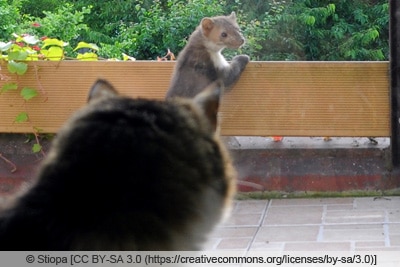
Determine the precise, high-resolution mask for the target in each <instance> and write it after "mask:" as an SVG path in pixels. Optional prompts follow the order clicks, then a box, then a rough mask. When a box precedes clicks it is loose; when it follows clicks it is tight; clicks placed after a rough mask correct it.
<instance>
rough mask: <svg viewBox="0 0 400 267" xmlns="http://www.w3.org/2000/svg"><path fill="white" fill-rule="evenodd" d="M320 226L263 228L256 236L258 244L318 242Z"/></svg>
mask: <svg viewBox="0 0 400 267" xmlns="http://www.w3.org/2000/svg"><path fill="white" fill-rule="evenodd" d="M318 232H319V226H263V227H260V229H259V231H258V233H257V234H256V239H255V241H257V242H267V241H268V242H283V241H316V240H317V236H318Z"/></svg>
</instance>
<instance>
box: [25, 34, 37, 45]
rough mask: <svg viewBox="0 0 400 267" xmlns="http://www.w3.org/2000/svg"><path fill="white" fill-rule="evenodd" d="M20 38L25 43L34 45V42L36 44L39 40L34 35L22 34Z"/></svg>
mask: <svg viewBox="0 0 400 267" xmlns="http://www.w3.org/2000/svg"><path fill="white" fill-rule="evenodd" d="M22 40H23V41H24V42H25V43H27V44H30V45H34V44H37V43H38V42H39V39H37V38H36V37H35V36H32V35H27V36H24V37H23V38H22Z"/></svg>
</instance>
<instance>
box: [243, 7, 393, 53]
mask: <svg viewBox="0 0 400 267" xmlns="http://www.w3.org/2000/svg"><path fill="white" fill-rule="evenodd" d="M244 19H245V21H246V17H244ZM247 21H248V20H247ZM242 25H243V26H244V27H243V28H244V32H245V36H246V37H247V39H248V43H247V45H246V46H245V47H244V49H243V52H246V53H249V54H250V55H251V57H252V58H255V59H257V60H387V59H388V54H389V40H388V39H389V38H388V25H389V11H388V3H387V1H384V0H377V1H373V2H371V1H363V0H351V1H350V0H331V1H329V0H323V1H316V0H296V1H295V0H293V1H289V0H287V1H270V4H269V8H268V10H267V12H266V13H265V15H264V16H259V17H257V18H256V19H253V20H252V21H251V22H250V23H249V22H244V23H243V24H242Z"/></svg>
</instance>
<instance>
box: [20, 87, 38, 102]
mask: <svg viewBox="0 0 400 267" xmlns="http://www.w3.org/2000/svg"><path fill="white" fill-rule="evenodd" d="M37 95H38V92H37V90H36V89H33V88H29V87H24V88H22V90H21V96H22V98H23V99H25V100H30V99H32V98H34V97H35V96H37Z"/></svg>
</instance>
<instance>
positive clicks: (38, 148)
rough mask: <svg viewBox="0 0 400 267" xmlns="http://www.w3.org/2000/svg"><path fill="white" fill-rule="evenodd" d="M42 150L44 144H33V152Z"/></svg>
mask: <svg viewBox="0 0 400 267" xmlns="http://www.w3.org/2000/svg"><path fill="white" fill-rule="evenodd" d="M40 151H42V146H41V145H40V144H34V145H33V146H32V152H33V153H38V152H40Z"/></svg>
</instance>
